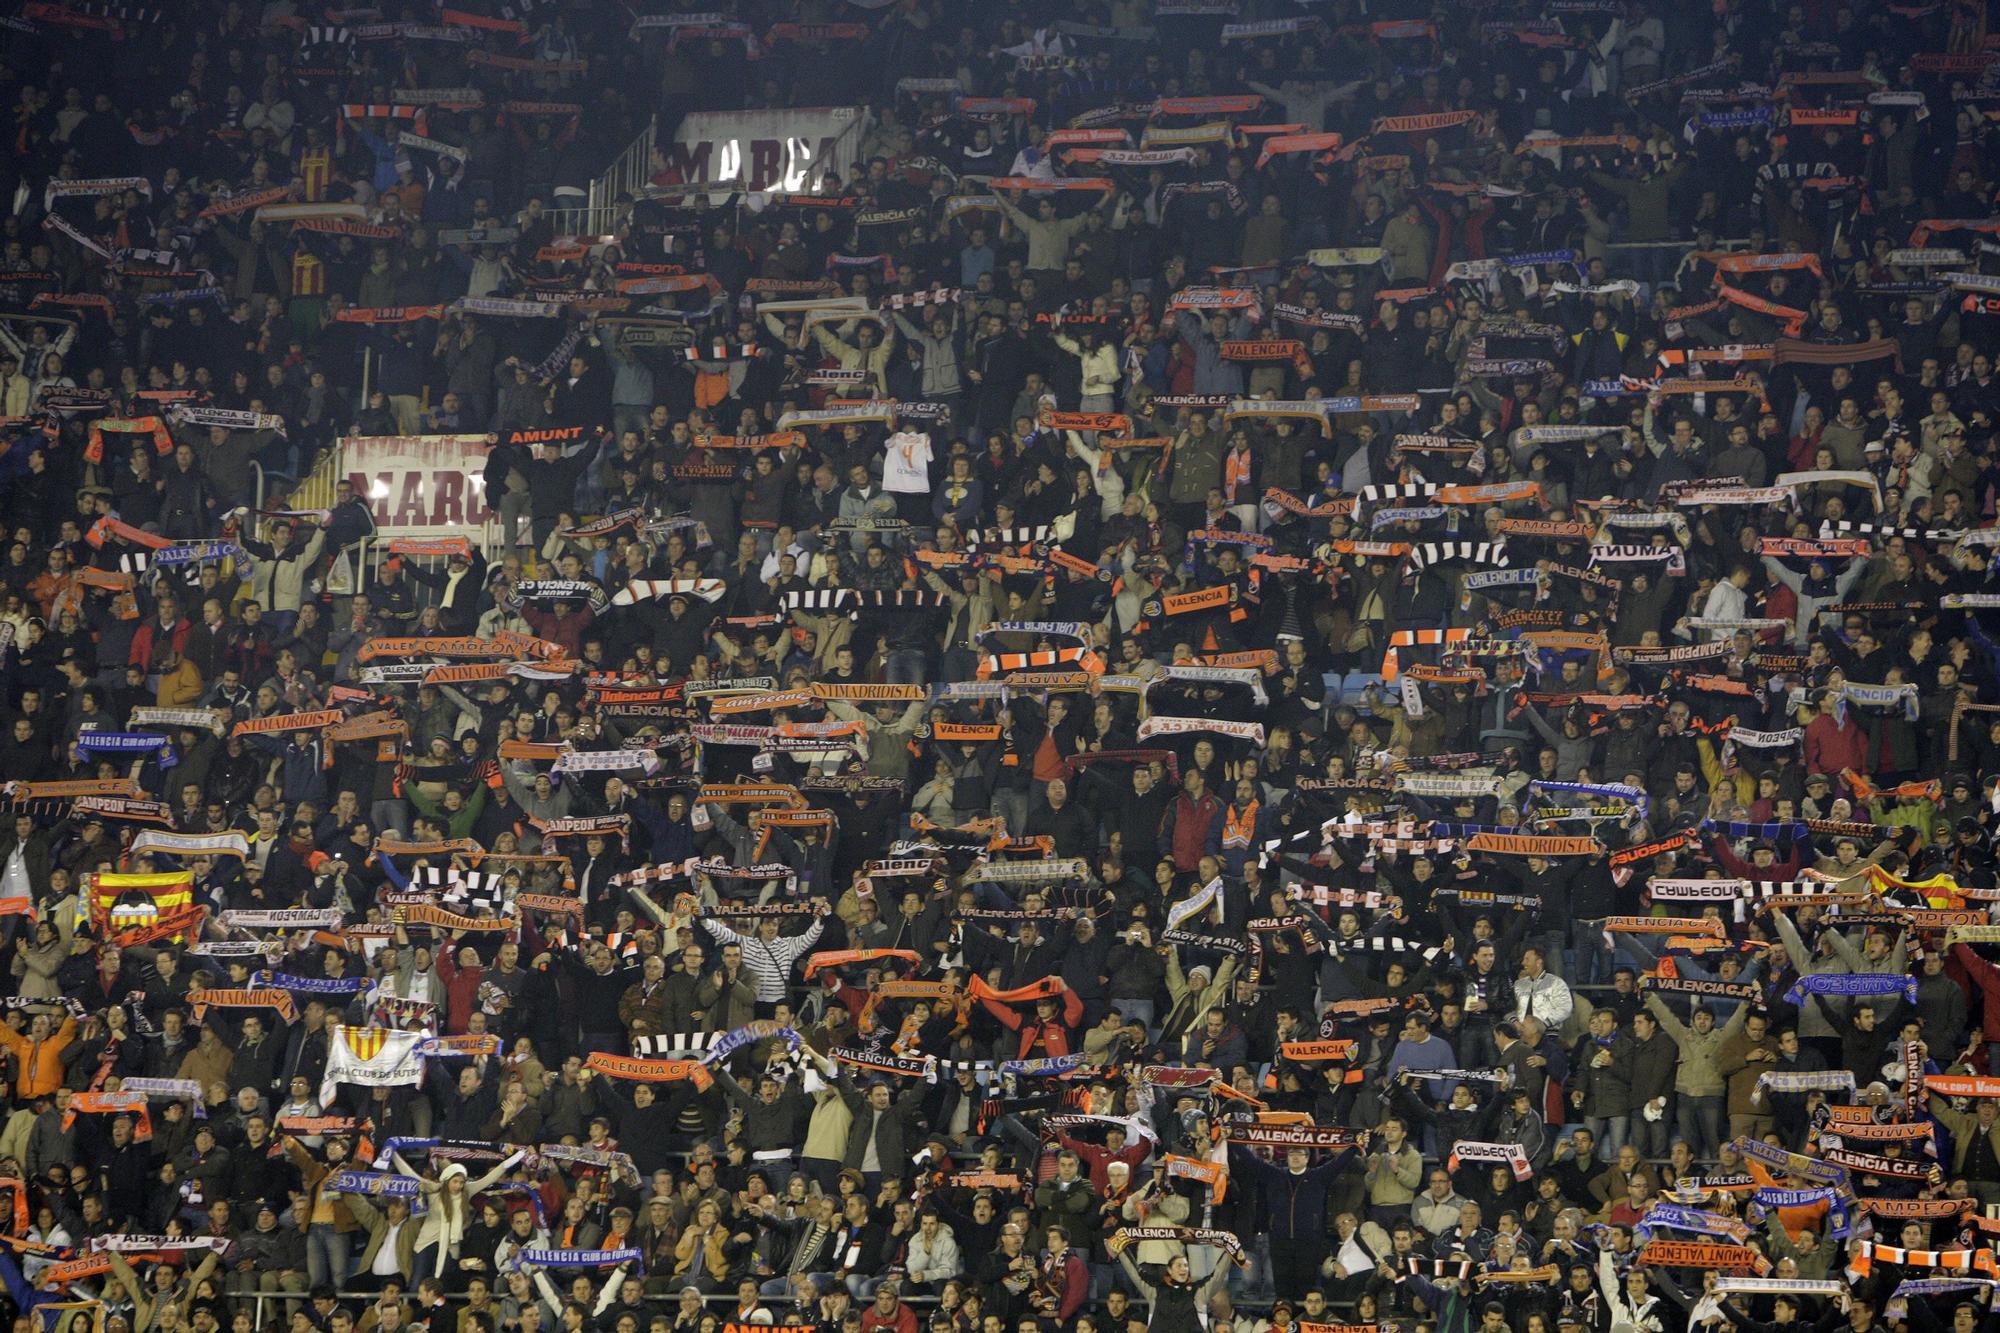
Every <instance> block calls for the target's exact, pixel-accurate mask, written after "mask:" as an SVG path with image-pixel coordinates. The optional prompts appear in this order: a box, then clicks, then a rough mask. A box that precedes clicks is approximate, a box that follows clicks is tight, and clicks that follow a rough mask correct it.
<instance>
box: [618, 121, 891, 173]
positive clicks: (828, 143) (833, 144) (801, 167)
mask: <svg viewBox="0 0 2000 1333" xmlns="http://www.w3.org/2000/svg"><path fill="white" fill-rule="evenodd" d="M866 123H867V116H866V115H865V114H864V113H863V111H862V109H861V108H859V107H852V106H821V107H788V108H782V109H777V110H769V111H699V112H696V113H695V114H693V115H691V116H688V117H686V118H685V119H683V120H682V121H681V124H680V128H679V129H678V130H676V131H675V132H674V141H673V142H672V143H669V144H665V145H663V146H662V148H661V152H662V154H663V155H664V156H665V158H666V169H665V170H664V171H663V172H662V173H661V174H660V175H658V176H656V177H654V181H655V182H656V183H658V184H671V185H693V184H697V183H699V184H712V185H716V186H720V187H726V188H728V189H731V190H751V191H774V192H778V193H783V194H818V193H819V192H820V182H821V181H822V180H824V179H825V178H826V175H827V173H828V172H833V173H835V174H836V175H838V176H839V178H840V179H841V180H846V179H847V173H848V171H849V170H850V169H851V168H852V167H853V166H854V164H855V162H856V160H857V151H858V149H859V147H860V144H861V130H862V127H863V125H865V124H866Z"/></svg>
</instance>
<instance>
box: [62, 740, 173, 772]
mask: <svg viewBox="0 0 2000 1333" xmlns="http://www.w3.org/2000/svg"><path fill="white" fill-rule="evenodd" d="M76 748H77V750H78V751H79V752H80V753H83V754H128V755H129V754H143V755H147V756H148V757H150V758H152V759H153V760H154V761H155V762H157V763H158V764H159V766H160V767H161V768H172V767H173V766H174V765H176V764H178V763H180V761H181V757H180V755H178V754H176V753H175V752H174V747H173V745H172V743H170V742H169V741H168V740H167V738H166V737H165V736H160V735H156V734H154V733H153V732H150V731H80V732H78V733H77V736H76Z"/></svg>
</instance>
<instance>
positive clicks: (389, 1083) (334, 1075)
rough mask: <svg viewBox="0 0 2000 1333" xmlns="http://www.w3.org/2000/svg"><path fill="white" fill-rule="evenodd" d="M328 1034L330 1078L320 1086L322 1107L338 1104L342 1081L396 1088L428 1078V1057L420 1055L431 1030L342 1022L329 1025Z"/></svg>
mask: <svg viewBox="0 0 2000 1333" xmlns="http://www.w3.org/2000/svg"><path fill="white" fill-rule="evenodd" d="M327 1033H328V1037H327V1044H326V1077H325V1079H324V1080H323V1081H322V1082H321V1083H320V1087H319V1100H320V1104H321V1105H322V1106H332V1105H333V1104H334V1100H333V1099H334V1093H335V1090H336V1089H337V1088H338V1087H339V1086H340V1085H341V1084H342V1083H358V1084H360V1085H361V1086H362V1087H365V1088H392V1087H404V1086H415V1085H416V1084H419V1083H422V1082H423V1081H424V1057H423V1056H421V1055H419V1054H417V1043H418V1042H420V1041H422V1040H424V1038H425V1037H427V1036H429V1035H430V1034H429V1033H425V1032H403V1031H399V1030H397V1029H395V1028H351V1027H345V1026H343V1025H341V1024H338V1023H333V1024H329V1025H328V1026H327Z"/></svg>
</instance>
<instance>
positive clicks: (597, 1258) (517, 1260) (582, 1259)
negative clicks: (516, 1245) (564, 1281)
mask: <svg viewBox="0 0 2000 1333" xmlns="http://www.w3.org/2000/svg"><path fill="white" fill-rule="evenodd" d="M522 1264H534V1265H536V1266H537V1267H539V1268H616V1267H617V1266H618V1265H619V1264H637V1265H639V1266H640V1267H641V1268H642V1269H643V1268H644V1266H645V1256H644V1255H642V1254H641V1253H640V1252H639V1251H638V1250H541V1249H526V1248H524V1249H520V1250H516V1251H515V1252H514V1258H513V1260H512V1262H511V1264H510V1267H513V1268H519V1267H520V1266H521V1265H522Z"/></svg>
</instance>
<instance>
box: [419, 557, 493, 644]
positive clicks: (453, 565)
mask: <svg viewBox="0 0 2000 1333" xmlns="http://www.w3.org/2000/svg"><path fill="white" fill-rule="evenodd" d="M404 568H405V569H406V570H408V571H409V575H410V577H411V578H412V579H414V580H416V581H417V582H418V583H421V584H423V585H424V586H425V587H426V588H434V589H436V590H437V595H438V596H437V603H436V605H437V609H438V623H439V624H441V625H442V626H443V627H444V630H445V633H447V634H470V633H472V631H473V630H474V629H475V628H476V627H477V626H478V624H479V616H480V613H481V612H482V611H484V610H485V609H486V608H487V607H489V606H491V605H492V602H491V601H490V600H489V599H488V598H487V597H486V595H485V594H486V557H485V556H483V555H481V554H480V553H479V550H478V548H477V547H471V548H468V549H467V550H466V551H464V552H454V553H453V554H452V555H451V556H449V557H448V558H447V559H446V560H445V567H444V568H443V569H428V568H426V567H425V566H424V565H423V564H421V563H417V564H406V565H405V566H404Z"/></svg>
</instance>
